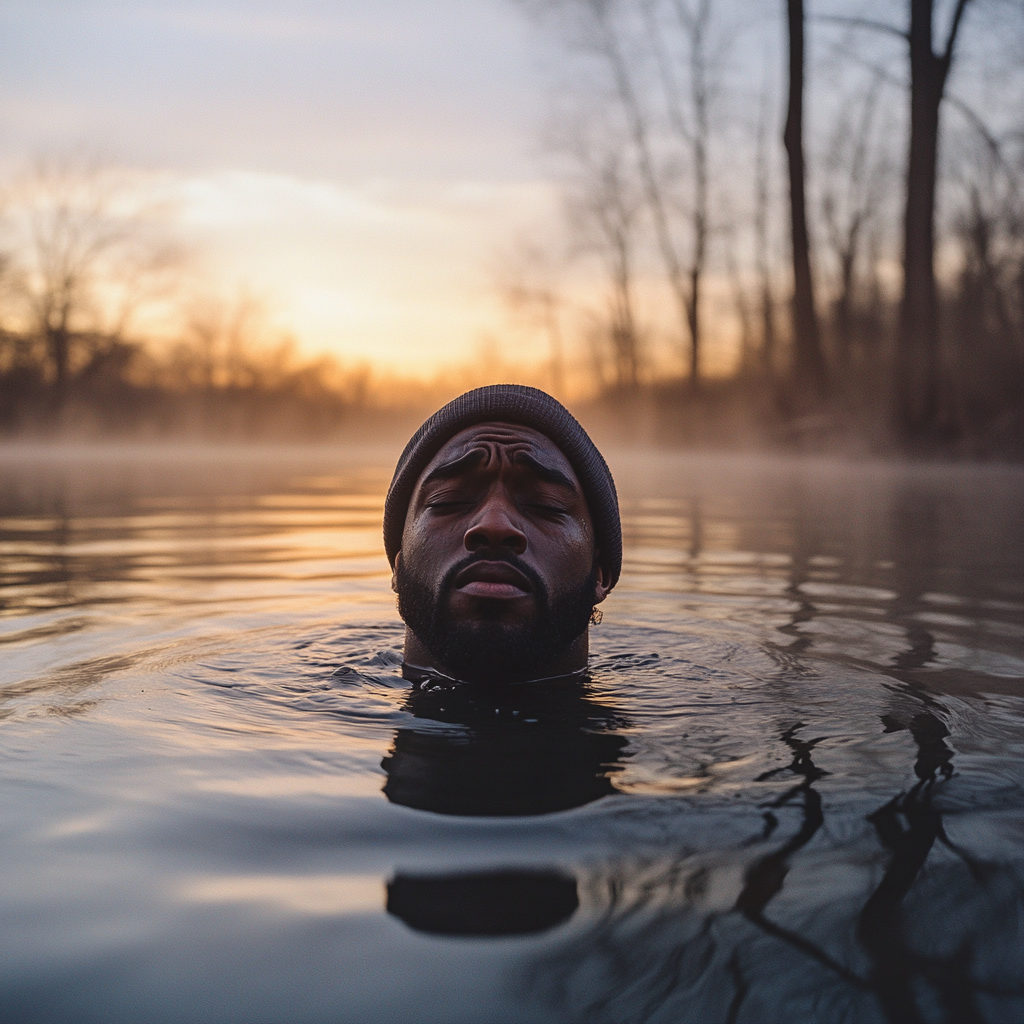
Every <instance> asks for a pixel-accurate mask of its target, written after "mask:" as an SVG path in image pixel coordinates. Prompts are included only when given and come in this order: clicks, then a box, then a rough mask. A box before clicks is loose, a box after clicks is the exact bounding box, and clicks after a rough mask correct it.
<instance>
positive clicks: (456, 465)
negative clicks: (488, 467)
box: [423, 448, 486, 484]
mask: <svg viewBox="0 0 1024 1024" xmlns="http://www.w3.org/2000/svg"><path fill="white" fill-rule="evenodd" d="M485 457H486V452H484V450H483V449H482V448H474V449H473V450H472V451H469V452H466V454H465V455H463V456H461V457H460V458H458V459H455V460H454V461H452V462H446V463H444V464H443V465H441V466H438V467H437V468H436V469H432V470H431V471H430V472H429V473H428V474H427V475H426V476H425V477H424V478H423V483H425V484H428V483H430V482H431V481H432V480H451V479H453V478H455V477H457V476H461V475H462V474H463V473H465V472H466V471H467V470H470V469H473V467H474V466H477V465H479V464H480V462H481V461H482V460H483V459H484V458H485Z"/></svg>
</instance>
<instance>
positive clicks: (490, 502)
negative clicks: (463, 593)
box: [463, 490, 526, 555]
mask: <svg viewBox="0 0 1024 1024" xmlns="http://www.w3.org/2000/svg"><path fill="white" fill-rule="evenodd" d="M515 519H516V516H515V511H514V508H513V506H512V505H511V503H510V502H509V500H508V497H507V496H506V495H504V494H502V493H500V490H498V491H492V492H491V493H490V494H488V496H487V498H486V500H485V501H484V503H483V505H482V506H481V507H480V508H479V509H478V511H477V514H476V517H475V518H474V520H473V525H472V526H470V528H469V529H468V530H467V531H466V535H465V537H464V538H463V543H464V544H465V546H466V550H467V551H470V552H476V551H481V550H484V549H486V548H510V549H511V550H512V551H514V552H515V553H516V554H517V555H521V554H523V553H524V552H525V551H526V534H525V533H523V531H522V530H520V529H519V527H518V526H516V523H515Z"/></svg>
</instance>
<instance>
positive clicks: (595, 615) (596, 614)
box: [590, 608, 604, 626]
mask: <svg viewBox="0 0 1024 1024" xmlns="http://www.w3.org/2000/svg"><path fill="white" fill-rule="evenodd" d="M603 618H604V612H603V611H601V609H600V608H595V609H594V610H593V611H591V613H590V621H591V622H592V623H593V624H594V625H595V626H596V625H597V624H598V623H599V622H600V621H601V620H602V619H603Z"/></svg>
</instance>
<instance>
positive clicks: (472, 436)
mask: <svg viewBox="0 0 1024 1024" xmlns="http://www.w3.org/2000/svg"><path fill="white" fill-rule="evenodd" d="M475 448H492V449H497V450H498V451H500V452H501V453H502V455H504V456H505V457H506V458H507V459H508V460H509V461H512V460H514V458H515V456H516V455H518V454H519V453H524V454H526V455H528V456H531V457H532V458H533V459H535V460H536V461H538V462H540V463H541V464H542V465H544V466H546V467H548V468H550V469H556V470H559V471H560V472H561V473H562V474H563V475H564V476H566V477H568V478H569V480H571V481H572V483H573V484H574V485H575V486H576V487H577V488H579V481H578V480H577V478H576V473H575V472H574V471H573V468H572V464H571V463H570V462H569V460H568V459H567V458H566V456H565V453H564V452H563V451H562V450H561V448H559V447H558V445H557V444H555V442H554V441H552V440H551V438H550V437H547V436H546V435H545V434H542V433H541V432H540V431H539V430H534V429H533V428H532V427H526V426H520V425H519V424H517V423H500V422H491V423H477V424H475V425H473V426H472V427H467V428H466V429H465V430H460V431H459V433H457V434H455V435H454V436H453V437H451V438H449V439H448V441H447V442H446V443H445V444H444V446H443V447H442V448H441V449H440V450H439V451H438V453H437V454H436V455H435V456H434V457H433V458H432V459H431V460H430V462H429V463H428V464H427V466H426V467H425V468H424V470H423V472H422V473H421V474H420V480H421V481H422V480H423V479H424V478H425V477H427V476H428V475H429V474H430V473H431V472H432V471H433V470H434V469H436V468H437V467H438V466H444V465H447V464H448V463H451V462H455V461H456V460H458V459H460V458H462V457H463V456H464V455H467V454H468V453H469V452H471V451H473V450H474V449H475Z"/></svg>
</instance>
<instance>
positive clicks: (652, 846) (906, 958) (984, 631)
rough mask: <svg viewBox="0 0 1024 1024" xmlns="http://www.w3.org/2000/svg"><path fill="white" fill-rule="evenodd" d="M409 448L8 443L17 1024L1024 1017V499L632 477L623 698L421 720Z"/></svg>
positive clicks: (621, 644) (949, 485) (720, 475)
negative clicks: (401, 565) (407, 552)
mask: <svg viewBox="0 0 1024 1024" xmlns="http://www.w3.org/2000/svg"><path fill="white" fill-rule="evenodd" d="M391 457H393V453H388V452H384V453H379V452H365V453H351V452H350V453H339V452H314V451H290V452H285V451H277V452H260V451H246V452H234V453H231V452H219V453H218V452H212V453H211V452H206V453H203V452H191V453H189V452H182V453H177V454H175V453H168V452H159V451H157V452H149V453H142V454H140V453H137V452H136V453H131V452H107V453H97V452H92V453H87V452H78V453H72V454H71V455H69V456H68V457H66V458H59V457H56V456H46V455H44V454H43V453H41V452H38V451H31V450H25V449H21V450H14V451H9V452H8V453H7V454H6V455H4V456H3V457H2V458H0V557H2V562H0V573H2V576H0V651H2V661H0V685H2V689H0V719H2V721H0V749H2V756H3V765H4V785H3V787H2V789H0V800H2V817H0V821H2V826H0V863H2V864H3V872H2V876H0V877H2V884H0V920H2V921H3V928H2V930H0V1019H3V1020H4V1021H10V1022H35V1021H46V1022H55V1021H58V1022H60V1021H74V1022H76V1024H88V1022H104V1024H114V1022H126V1024H127V1022H132V1024H135V1022H138V1021H143V1020H144V1021H147V1022H172V1021H173V1022H179V1021H180V1022H185V1021H189V1022H192V1021H202V1022H204V1024H219V1022H238V1024H262V1022H266V1024H282V1022H342V1021H354V1022H355V1021H358V1022H374V1021H396V1022H398V1021H401V1022H410V1021H417V1022H418V1021H445V1022H456V1021H466V1022H475V1024H479V1022H492V1021H493V1022H498V1021H519V1022H521V1021H531V1022H544V1021H588V1022H591V1021H594V1022H602V1021H607V1022H615V1024H621V1022H632V1021H672V1022H684V1021H693V1022H719V1021H723V1022H724V1021H737V1022H739V1021H757V1022H765V1021H783V1020H785V1021H787V1022H800V1021H822V1022H825V1021H828V1022H832V1021H841V1020H848V1021H857V1022H862V1021H863V1022H873V1021H880V1022H881V1021H891V1022H899V1024H905V1022H913V1021H922V1022H924V1021H927V1022H931V1021H936V1022H940V1021H956V1022H960V1021H966V1022H972V1021H1007V1022H1019V1021H1020V1020H1022V1019H1024V967H1022V964H1024V758H1022V754H1024V645H1022V642H1021V641H1022V636H1024V626H1022V623H1024V615H1022V611H1024V571H1022V569H1024V566H1022V560H1024V543H1022V541H1024V536H1022V534H1024V517H1022V505H1024V488H1022V484H1024V475H1022V473H1021V471H1019V470H1010V469H1000V468H974V469H970V468H964V467H938V468H896V467H884V466H873V465H829V464H826V463H813V462H787V461H784V460H771V459H768V460H759V461H755V460H742V459H726V458H722V459H700V458H697V457H682V456H680V457H670V456H640V455H638V454H636V453H621V452H620V453H613V454H612V458H611V462H612V466H613V469H614V470H615V472H616V476H617V478H618V480H619V484H620V490H621V492H622V497H623V515H624V528H625V538H626V559H625V566H624V572H623V577H622V582H621V583H620V585H619V587H618V588H617V589H616V590H615V591H614V593H613V594H612V597H611V598H610V599H609V601H608V602H607V603H606V605H605V618H604V621H603V623H601V624H600V625H599V626H597V627H595V628H594V629H593V639H592V650H593V657H592V672H591V680H590V682H589V683H588V684H587V685H585V686H583V687H580V688H568V689H564V690H559V691H556V692H551V691H543V692H532V691H531V690H530V689H528V688H518V689H515V690H513V691H510V692H509V693H506V694H493V693H480V692H474V691H469V692H467V691H464V690H455V691H452V690H445V689H439V690H436V691H431V692H421V693H414V692H412V691H411V689H410V686H409V684H407V683H406V682H404V681H403V680H402V679H401V677H400V672H399V662H400V645H401V637H402V631H401V628H400V624H399V621H398V618H397V615H396V612H395V609H394V603H393V596H392V594H391V592H390V589H389V573H388V569H387V564H386V561H385V559H384V556H383V552H382V548H381V541H380V536H379V524H380V513H381V506H382V498H383V493H384V489H385V487H386V484H387V479H388V477H389V472H390V468H391V464H390V463H389V461H388V460H389V458H391Z"/></svg>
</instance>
